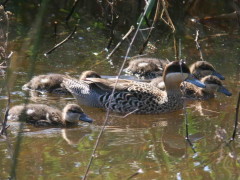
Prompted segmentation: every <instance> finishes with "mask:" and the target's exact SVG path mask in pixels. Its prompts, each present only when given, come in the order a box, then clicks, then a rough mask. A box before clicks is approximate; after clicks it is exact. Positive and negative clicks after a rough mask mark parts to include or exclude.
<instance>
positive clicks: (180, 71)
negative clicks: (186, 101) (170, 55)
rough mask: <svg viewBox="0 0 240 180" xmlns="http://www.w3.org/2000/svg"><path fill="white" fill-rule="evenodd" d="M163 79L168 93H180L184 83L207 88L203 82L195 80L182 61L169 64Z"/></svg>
mask: <svg viewBox="0 0 240 180" xmlns="http://www.w3.org/2000/svg"><path fill="white" fill-rule="evenodd" d="M163 79H164V83H165V85H166V90H167V91H176V92H177V91H180V88H179V87H180V84H181V83H182V82H183V81H187V82H190V83H192V84H194V85H196V86H198V87H202V88H205V87H206V86H205V85H204V84H203V83H202V82H201V81H199V80H197V79H195V78H193V76H192V75H191V74H190V70H189V68H188V66H187V65H186V64H185V63H184V62H182V61H173V62H171V63H169V64H168V65H167V66H166V67H165V69H164V72H163Z"/></svg>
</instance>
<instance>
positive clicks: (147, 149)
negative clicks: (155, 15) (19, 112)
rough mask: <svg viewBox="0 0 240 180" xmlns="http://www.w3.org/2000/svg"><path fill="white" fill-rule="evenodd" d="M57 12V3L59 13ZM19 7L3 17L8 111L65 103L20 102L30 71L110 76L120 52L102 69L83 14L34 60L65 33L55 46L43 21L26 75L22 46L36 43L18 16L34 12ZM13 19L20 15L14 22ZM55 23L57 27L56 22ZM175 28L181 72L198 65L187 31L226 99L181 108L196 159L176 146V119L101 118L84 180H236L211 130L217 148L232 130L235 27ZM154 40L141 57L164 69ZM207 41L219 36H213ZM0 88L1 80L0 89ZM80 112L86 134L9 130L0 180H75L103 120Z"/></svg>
mask: <svg viewBox="0 0 240 180" xmlns="http://www.w3.org/2000/svg"><path fill="white" fill-rule="evenodd" d="M214 2H215V1H214ZM63 4H64V3H62V4H61V3H60V5H59V6H61V5H63ZM82 4H84V3H82ZM86 4H87V3H85V4H84V5H86ZM213 4H214V3H213ZM11 5H12V6H13V5H14V3H13V4H11ZM24 5H25V6H26V4H24ZM221 5H222V4H221ZM25 6H16V7H17V8H15V9H14V8H10V7H9V9H10V10H12V11H14V12H15V15H13V16H12V19H11V25H10V34H9V36H10V38H9V50H11V51H13V52H14V54H13V56H12V58H11V64H10V68H11V73H10V74H9V75H8V83H7V84H8V86H9V87H10V91H11V106H13V105H16V104H21V103H23V102H24V101H25V100H28V101H29V102H31V103H35V102H36V103H44V104H48V105H51V106H54V107H58V108H62V107H64V105H65V104H66V103H68V102H75V100H74V99H73V98H72V97H71V96H61V97H59V96H51V95H41V96H38V97H30V98H28V96H27V92H24V91H22V90H21V87H22V85H23V84H24V83H26V82H27V81H28V80H29V77H30V76H31V74H32V71H33V72H34V75H38V74H44V73H63V74H69V75H71V76H74V77H78V75H79V74H80V73H81V72H82V71H83V70H87V69H91V70H95V71H97V72H100V73H101V74H103V75H116V74H117V72H118V69H119V67H120V66H121V63H122V61H123V58H122V57H123V56H124V55H125V51H126V47H127V44H126V43H124V44H123V46H122V48H121V49H120V50H119V51H118V52H117V53H116V54H114V56H113V57H112V59H110V60H107V59H106V56H107V53H106V52H103V50H104V48H105V47H106V46H107V43H108V38H109V36H108V35H109V34H108V33H107V32H106V29H105V28H101V27H100V26H97V25H96V21H97V20H96V17H94V16H91V15H90V14H91V13H92V12H90V14H87V15H86V14H84V15H85V16H83V14H81V13H83V12H84V13H86V10H83V11H80V15H81V17H82V19H81V18H80V19H81V20H80V25H79V27H78V30H77V33H76V34H75V35H74V38H72V39H71V40H70V41H68V42H67V43H65V44H64V45H63V46H62V47H60V48H59V49H57V50H56V51H54V52H53V53H52V54H50V55H49V56H48V57H45V56H44V55H43V54H44V52H46V51H47V50H49V49H50V48H51V47H53V46H54V44H55V42H56V41H57V42H59V41H61V40H62V39H63V38H65V37H66V36H67V34H68V33H62V34H61V32H62V31H61V30H64V29H65V28H64V27H62V26H59V30H58V33H59V35H58V37H57V39H55V37H53V36H52V33H53V27H52V26H51V25H50V24H49V23H48V22H50V20H51V19H54V18H52V17H54V16H53V15H52V16H48V17H47V18H46V19H45V20H46V22H45V23H43V24H44V28H43V30H42V31H43V36H42V38H41V41H39V42H40V44H39V48H38V51H37V56H36V61H35V64H34V69H32V68H31V67H32V63H33V61H32V59H33V56H32V51H30V45H32V44H33V43H32V42H34V39H35V38H36V37H34V36H32V33H33V31H34V26H35V23H36V21H35V20H36V19H35V17H34V16H33V17H29V16H27V15H30V14H34V13H33V12H34V11H37V9H38V8H37V7H32V6H27V7H25ZM14 7H15V6H14ZM20 7H22V8H20ZM23 7H24V8H25V9H24V8H23ZM87 7H88V6H87ZM130 7H131V6H130ZM220 7H221V6H220ZM58 8H60V7H58ZM23 9H24V10H28V11H29V12H28V13H23V12H22V11H23ZM53 9H54V8H52V6H51V8H50V9H49V10H48V11H51V10H52V11H51V12H54V10H53ZM86 9H87V8H86ZM90 9H91V8H90ZM210 9H211V8H210ZM122 11H123V10H122ZM126 11H127V10H126ZM211 12H212V11H211ZM224 12H225V11H224ZM230 12H231V11H230ZM221 13H222V12H221ZM53 14H54V13H53ZM55 15H56V14H55ZM61 15H62V16H63V17H65V16H64V15H65V14H61ZM195 15H196V14H195ZM131 16H133V14H131ZM26 17H27V18H26ZM185 20H186V22H185V26H186V27H185V28H184V31H183V33H181V34H179V35H178V38H181V42H182V45H181V46H182V56H183V57H186V60H187V62H188V63H189V64H191V63H192V62H194V61H196V60H199V55H198V51H197V50H196V48H195V43H194V38H195V29H196V28H200V34H201V39H202V41H200V44H201V46H202V52H203V55H204V59H205V60H207V61H209V62H211V63H212V64H213V65H214V66H215V67H216V69H217V70H218V71H219V72H221V74H223V75H224V76H225V77H226V80H225V81H224V85H225V86H226V87H227V88H228V89H229V90H230V91H231V92H232V93H233V95H232V96H231V97H226V96H224V95H222V94H217V97H216V98H215V99H211V100H208V101H194V102H188V103H187V107H188V108H187V112H188V120H189V130H190V134H191V135H190V137H191V140H192V141H193V144H194V147H195V151H196V153H194V152H193V151H192V149H191V147H190V146H189V145H188V144H187V143H186V141H185V124H184V115H183V111H182V110H179V111H176V112H173V113H167V114H159V115H130V116H128V117H126V118H122V117H121V115H119V114H111V115H110V118H109V121H108V125H107V127H106V129H105V131H104V134H103V136H102V137H101V140H100V144H99V146H98V149H97V153H96V154H95V156H94V161H93V164H92V166H91V168H90V172H89V176H88V178H89V179H128V178H132V179H204V180H205V179H219V180H220V179H223V180H225V179H239V177H240V176H239V175H240V158H239V153H240V150H239V149H240V141H239V137H238V138H237V139H236V141H235V143H233V144H232V145H231V146H226V145H225V144H223V143H221V142H219V141H218V139H217V138H216V135H217V134H216V130H219V129H224V130H226V132H227V135H226V137H227V138H229V137H230V136H231V134H232V130H233V124H234V119H235V106H236V102H237V93H238V91H239V90H240V60H239V57H240V56H239V55H240V53H239V52H240V50H239V48H240V43H239V40H240V36H239V33H237V31H236V30H237V29H236V27H235V24H234V26H233V27H232V29H233V30H234V32H230V33H229V31H228V29H227V30H226V28H225V29H224V28H222V26H219V25H218V26H217V25H216V27H212V26H211V27H210V26H208V25H202V24H194V23H193V24H192V23H190V22H191V21H190V18H186V19H185ZM97 22H98V21H97ZM223 24H224V23H223ZM160 27H161V26H160ZM228 28H231V27H228ZM123 29H125V30H123V32H122V33H125V32H126V31H127V29H128V27H124V28H123ZM160 31H161V29H158V30H156V32H155V33H154V34H153V36H154V38H153V40H152V41H151V43H152V44H154V45H155V46H156V47H157V49H156V50H154V51H153V52H152V50H151V52H152V54H149V55H148V56H151V57H160V58H168V59H169V60H173V59H174V51H173V40H172V36H170V38H168V37H166V33H165V34H164V33H162V34H159V32H160ZM64 32H65V31H64ZM118 33H119V34H121V33H120V32H118ZM215 34H222V35H220V36H213V35H215ZM115 43H117V41H116V42H115ZM138 43H139V42H138ZM133 50H134V51H132V52H131V55H136V54H137V52H138V51H137V50H138V46H137V44H136V45H134V47H133ZM3 81H4V80H3V79H1V83H2V82H3ZM6 104H7V100H6V92H5V90H3V92H2V93H1V97H0V106H1V107H2V108H1V109H4V107H5V106H6ZM83 109H84V111H85V112H86V113H87V114H88V115H89V116H90V117H91V118H92V119H94V120H95V121H94V123H93V124H91V125H89V124H79V126H78V127H74V128H68V129H61V128H44V129H42V128H34V127H32V126H30V125H27V124H22V126H23V127H22V129H21V132H20V134H18V132H19V124H18V123H10V127H9V129H8V133H9V140H8V141H6V140H4V139H3V138H1V139H0V172H1V173H0V179H8V178H9V176H10V174H11V172H12V174H13V176H14V173H15V177H16V179H79V178H82V177H83V175H84V172H85V170H86V167H87V165H88V163H89V160H90V157H91V153H92V150H93V147H94V144H95V141H96V139H97V136H98V134H99V132H100V129H101V125H102V124H103V122H104V120H105V116H106V114H105V111H104V110H101V109H96V108H90V107H85V106H83ZM19 137H20V138H19ZM18 143H20V144H19V147H18V148H19V153H18V154H17V158H16V159H17V165H16V168H14V169H13V168H12V166H11V165H12V163H13V159H14V158H13V157H12V155H11V154H12V153H13V151H14V150H15V149H16V146H17V144H18Z"/></svg>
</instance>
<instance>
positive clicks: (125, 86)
mask: <svg viewBox="0 0 240 180" xmlns="http://www.w3.org/2000/svg"><path fill="white" fill-rule="evenodd" d="M181 72H182V73H181ZM189 72H190V71H189V69H188V67H187V66H186V65H185V64H184V63H183V64H182V68H180V63H179V62H178V61H175V62H172V63H170V64H168V65H167V66H166V68H165V71H164V73H163V74H164V77H163V78H164V81H165V84H166V91H161V90H159V89H158V88H157V87H154V86H152V85H151V84H149V83H144V82H137V81H131V80H120V81H119V82H118V84H117V85H116V90H115V93H114V94H113V97H112V101H111V102H110V99H111V92H112V89H113V88H114V85H115V80H108V79H99V78H88V79H87V80H85V81H76V80H74V79H67V78H66V79H64V81H63V84H64V86H65V87H66V88H67V89H68V90H69V91H70V92H71V93H72V95H73V96H74V97H75V98H76V99H77V100H78V102H79V103H81V104H85V105H88V106H94V107H102V108H110V110H112V111H115V112H120V113H128V112H133V111H135V113H141V114H154V113H163V112H169V111H174V110H177V109H180V108H181V107H182V105H183V100H182V93H181V90H180V83H181V82H182V81H184V80H185V79H187V78H188V75H189Z"/></svg>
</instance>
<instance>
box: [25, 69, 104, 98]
mask: <svg viewBox="0 0 240 180" xmlns="http://www.w3.org/2000/svg"><path fill="white" fill-rule="evenodd" d="M64 77H66V76H65V75H62V74H46V75H39V76H35V77H33V78H32V79H31V80H30V81H29V82H28V83H26V84H25V85H23V87H22V89H23V90H33V91H40V92H48V93H53V94H69V92H68V90H67V89H65V88H63V87H62V86H61V84H62V82H63V78H64ZM90 77H94V78H101V76H100V75H98V74H97V73H96V72H95V71H83V72H82V74H81V75H80V78H79V79H80V80H82V79H86V78H90Z"/></svg>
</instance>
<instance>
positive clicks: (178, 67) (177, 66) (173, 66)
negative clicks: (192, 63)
mask: <svg viewBox="0 0 240 180" xmlns="http://www.w3.org/2000/svg"><path fill="white" fill-rule="evenodd" d="M176 72H180V73H181V72H182V73H188V74H190V70H189V68H188V66H187V65H186V64H185V62H183V61H173V62H171V63H169V64H168V65H167V66H166V67H165V70H164V73H163V76H165V75H166V74H168V73H176Z"/></svg>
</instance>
